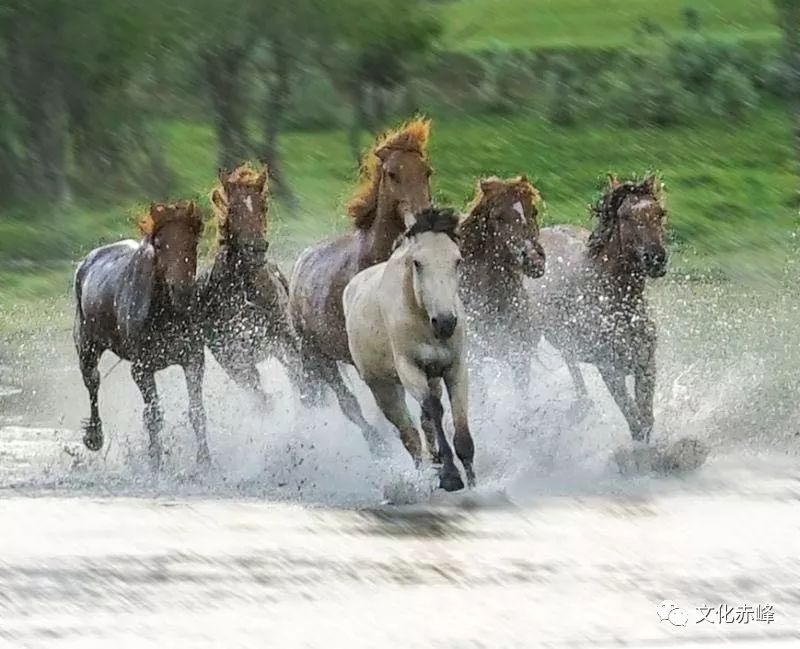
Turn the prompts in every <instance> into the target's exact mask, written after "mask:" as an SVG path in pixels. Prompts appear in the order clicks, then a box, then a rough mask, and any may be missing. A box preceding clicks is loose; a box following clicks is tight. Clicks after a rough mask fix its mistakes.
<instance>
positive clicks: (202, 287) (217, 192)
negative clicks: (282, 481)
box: [198, 164, 296, 410]
mask: <svg viewBox="0 0 800 649" xmlns="http://www.w3.org/2000/svg"><path fill="white" fill-rule="evenodd" d="M266 186H267V171H266V169H261V170H256V169H253V168H252V167H250V166H249V165H246V164H245V165H241V166H240V167H238V168H237V169H235V170H233V171H232V172H228V171H225V170H222V169H221V170H220V171H219V184H218V185H217V187H215V188H214V189H213V190H212V192H211V205H212V208H213V210H214V213H215V222H216V224H217V231H218V235H219V236H218V249H217V252H216V254H215V255H214V262H213V264H212V266H211V268H210V269H208V270H206V271H204V272H203V273H202V274H201V276H200V279H199V287H198V295H199V297H200V305H201V309H202V318H201V319H202V323H203V338H204V341H205V343H206V345H207V346H208V348H209V350H210V351H211V354H212V355H213V356H214V358H215V359H216V361H217V362H218V363H219V364H220V365H221V366H222V368H223V369H224V370H225V372H226V373H227V374H228V376H230V377H231V378H232V379H233V380H234V382H235V383H236V384H237V385H238V386H239V387H241V388H242V389H243V390H245V391H246V392H247V393H249V394H251V395H253V396H254V397H255V398H256V400H257V401H258V402H260V404H261V406H262V407H263V408H264V409H265V410H269V409H270V408H271V405H272V403H271V399H270V398H269V397H268V395H266V394H265V393H264V391H263V389H262V386H261V378H260V377H259V374H258V368H257V366H256V364H257V363H258V362H260V361H262V360H264V359H265V358H267V357H268V356H270V355H274V356H276V357H277V358H278V359H279V360H281V361H282V362H283V363H284V365H285V366H286V367H287V371H289V372H290V374H291V368H292V367H293V366H292V362H293V359H296V343H295V341H294V337H293V334H292V330H291V326H290V324H289V311H288V299H289V286H288V282H287V281H286V278H285V277H284V275H283V273H281V271H280V269H279V268H278V267H277V266H276V265H275V264H273V263H271V262H270V261H269V260H268V259H267V257H266V253H267V250H268V248H269V243H268V241H267V239H266V229H267V200H266V192H267V190H266Z"/></svg>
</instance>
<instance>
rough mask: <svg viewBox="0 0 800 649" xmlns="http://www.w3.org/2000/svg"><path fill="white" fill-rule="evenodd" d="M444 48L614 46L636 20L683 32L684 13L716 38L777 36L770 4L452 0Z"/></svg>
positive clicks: (627, 38) (631, 36) (626, 39)
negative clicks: (689, 13)
mask: <svg viewBox="0 0 800 649" xmlns="http://www.w3.org/2000/svg"><path fill="white" fill-rule="evenodd" d="M441 6H442V9H441V10H442V11H443V12H444V15H445V16H446V22H445V24H446V29H445V34H444V45H445V47H446V48H448V49H453V50H480V49H485V48H488V47H491V46H492V45H494V44H496V43H498V42H501V43H502V44H503V45H505V46H507V47H511V48H520V49H539V48H564V47H569V48H572V47H585V48H588V47H618V46H621V45H631V44H634V43H635V30H636V28H637V27H638V26H639V25H640V23H641V21H642V19H647V20H648V21H650V22H652V23H655V24H657V25H659V26H660V27H662V28H663V29H664V30H665V31H667V32H668V33H679V32H681V31H683V30H685V22H684V18H683V13H682V12H683V9H684V8H689V7H690V8H693V9H695V10H696V11H697V13H698V15H699V16H700V24H701V27H702V29H703V30H704V32H706V33H708V34H711V35H714V36H716V37H719V38H731V39H739V38H742V37H746V38H747V39H752V40H757V39H769V38H776V37H777V29H776V28H775V26H774V13H773V7H772V4H771V2H770V0H661V1H660V2H652V1H651V0H457V1H455V2H446V3H443V4H442V5H441Z"/></svg>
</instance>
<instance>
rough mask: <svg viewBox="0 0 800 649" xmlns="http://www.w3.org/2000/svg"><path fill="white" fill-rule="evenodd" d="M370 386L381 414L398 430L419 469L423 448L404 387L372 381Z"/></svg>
mask: <svg viewBox="0 0 800 649" xmlns="http://www.w3.org/2000/svg"><path fill="white" fill-rule="evenodd" d="M368 385H369V389H370V390H372V395H373V396H374V397H375V401H376V402H377V404H378V407H379V408H380V409H381V412H382V413H383V414H384V415H385V416H386V419H388V420H389V421H390V422H391V423H392V424H393V425H394V427H395V428H397V430H398V431H399V433H400V439H401V441H402V442H403V446H405V447H406V450H407V451H408V453H409V454H410V455H411V458H412V459H413V460H414V464H415V466H417V467H418V468H419V465H420V462H421V461H422V446H421V444H420V437H419V431H418V430H417V428H416V427H415V426H414V422H413V421H412V419H411V415H410V414H409V412H408V407H407V406H406V395H405V391H404V390H403V386H402V385H400V384H398V383H393V382H389V381H372V382H370V383H368Z"/></svg>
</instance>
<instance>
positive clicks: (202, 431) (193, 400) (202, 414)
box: [183, 349, 211, 466]
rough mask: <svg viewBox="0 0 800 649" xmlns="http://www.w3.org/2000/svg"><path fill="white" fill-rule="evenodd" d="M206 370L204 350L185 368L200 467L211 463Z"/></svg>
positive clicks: (191, 419)
mask: <svg viewBox="0 0 800 649" xmlns="http://www.w3.org/2000/svg"><path fill="white" fill-rule="evenodd" d="M204 370H205V359H204V358H203V350H202V349H200V352H199V353H197V354H195V355H194V356H193V357H192V358H191V359H190V360H189V361H188V362H187V364H186V365H185V366H184V368H183V372H184V374H185V376H186V390H187V392H188V394H189V420H190V421H191V422H192V428H193V429H194V434H195V437H196V438H197V463H198V464H199V465H200V466H207V465H208V464H209V463H210V462H211V454H210V453H209V451H208V440H207V438H206V411H205V408H204V407H203V374H204Z"/></svg>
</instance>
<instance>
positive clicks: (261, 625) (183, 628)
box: [0, 284, 800, 648]
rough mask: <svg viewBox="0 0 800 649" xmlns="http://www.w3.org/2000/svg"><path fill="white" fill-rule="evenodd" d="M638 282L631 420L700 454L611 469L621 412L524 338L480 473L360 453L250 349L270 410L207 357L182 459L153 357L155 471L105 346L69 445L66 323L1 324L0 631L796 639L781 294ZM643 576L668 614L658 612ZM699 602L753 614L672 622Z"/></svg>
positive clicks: (497, 381)
mask: <svg viewBox="0 0 800 649" xmlns="http://www.w3.org/2000/svg"><path fill="white" fill-rule="evenodd" d="M655 298H656V299H655V305H654V306H655V307H656V312H657V314H658V321H659V326H660V346H659V389H658V394H657V399H656V417H657V430H656V437H657V438H658V439H660V440H672V439H677V438H680V437H692V438H697V439H700V440H702V441H704V442H705V443H707V444H709V446H710V447H711V455H710V456H709V459H708V461H707V462H706V463H705V465H704V466H702V467H701V468H700V469H699V470H697V471H695V472H692V473H691V474H687V475H682V476H678V475H673V476H654V475H638V476H633V477H622V476H620V475H619V473H618V471H617V470H616V467H615V465H614V463H613V461H612V459H611V456H612V453H613V451H614V450H615V449H617V448H619V447H620V446H624V445H625V444H626V443H627V433H626V431H625V428H624V425H623V421H622V419H621V417H620V415H619V413H618V412H617V410H616V408H615V407H614V406H613V404H612V403H611V401H610V398H609V397H608V396H607V394H606V393H605V391H604V389H603V387H602V385H601V384H600V382H599V380H598V378H597V375H596V373H595V372H594V370H590V369H587V371H586V376H587V381H588V384H589V388H590V392H591V396H592V398H593V400H594V402H595V405H594V407H593V408H592V410H591V411H590V413H589V414H588V415H587V416H585V417H580V416H578V415H576V414H575V413H574V412H573V411H572V410H571V408H570V406H571V404H572V390H571V387H570V383H569V380H568V374H567V372H566V369H565V368H564V367H563V366H562V365H561V363H560V361H559V359H558V358H557V356H555V355H553V354H552V353H551V352H550V351H549V350H548V349H547V348H545V349H543V350H542V351H541V353H540V354H539V358H538V360H537V361H536V362H535V363H534V364H533V367H532V371H533V372H534V378H535V381H534V388H533V393H532V395H530V398H529V399H528V400H527V403H526V404H522V403H520V402H519V401H517V400H515V399H514V398H513V397H511V396H510V395H511V394H512V386H510V385H509V384H508V378H507V377H506V376H505V375H504V373H503V372H502V371H500V370H498V368H495V367H494V366H492V365H490V364H487V366H486V367H485V368H483V372H484V374H485V376H486V377H487V378H488V379H489V380H490V381H491V383H492V385H491V390H490V398H489V400H488V402H487V403H486V404H473V427H474V434H475V437H476V447H477V450H476V460H477V461H476V470H477V473H478V477H479V481H480V483H479V486H478V488H477V489H476V490H475V491H473V492H469V493H461V494H443V493H442V492H440V491H438V490H434V489H433V487H434V478H433V475H432V474H431V472H430V471H425V472H422V473H418V472H416V471H414V469H413V467H412V465H411V462H410V461H409V460H408V458H407V457H406V454H405V452H404V451H403V449H402V446H401V445H400V443H399V441H397V440H396V439H393V438H392V442H391V457H390V458H389V459H388V460H386V461H381V462H377V461H374V460H372V458H371V457H370V456H369V453H368V451H367V447H366V443H365V442H364V441H363V440H362V439H361V437H360V434H359V433H358V431H357V430H356V429H354V428H353V427H352V426H350V425H349V424H347V423H346V422H345V421H344V420H343V418H342V417H341V415H340V414H339V413H338V412H337V410H336V409H335V408H333V407H332V406H329V407H327V408H325V409H323V410H321V411H318V412H314V413H303V412H300V411H299V410H298V409H297V408H296V407H295V404H294V402H293V399H292V398H291V395H290V391H289V389H288V386H287V383H286V380H285V375H284V374H283V372H282V370H281V369H280V368H279V367H278V366H277V365H274V364H272V363H265V364H264V365H263V367H262V376H263V377H264V379H265V381H266V382H267V384H268V387H269V389H270V390H272V391H274V392H275V393H276V395H277V401H278V403H277V408H276V412H275V413H273V414H272V415H271V416H265V415H263V414H259V413H258V412H257V410H256V409H255V408H254V406H253V404H251V403H249V402H248V400H247V399H246V398H245V397H244V396H243V395H241V394H240V393H239V392H238V390H236V388H235V387H234V386H233V385H232V384H231V383H230V382H229V381H228V380H227V379H226V378H225V377H224V376H223V375H222V373H221V372H220V371H219V369H218V368H217V367H216V366H215V365H214V364H213V362H212V363H210V367H209V373H208V377H207V381H206V387H207V409H208V413H209V420H210V425H209V442H210V446H211V451H212V454H213V456H214V466H213V469H212V470H211V471H210V472H209V473H208V474H203V475H198V474H197V473H196V471H195V469H194V463H193V458H194V448H195V447H194V440H193V436H192V433H191V429H190V427H189V426H188V423H187V418H186V415H185V396H186V395H185V388H184V386H183V382H182V380H181V374H180V372H179V371H177V370H169V371H167V372H164V373H163V374H162V375H160V376H159V386H160V388H161V391H162V393H163V398H164V400H165V404H164V405H165V410H166V413H167V422H166V427H165V446H166V447H167V449H168V452H169V455H168V457H167V459H166V462H165V467H164V470H163V471H162V473H161V474H160V475H159V476H158V477H156V478H154V477H153V476H151V474H150V472H149V470H148V468H147V464H146V461H145V455H146V454H145V440H144V435H143V433H142V432H141V430H140V426H139V423H138V422H139V412H140V408H141V402H140V400H139V397H138V395H137V394H136V391H135V388H134V387H133V384H132V382H131V380H130V377H129V375H128V370H127V366H126V364H124V363H123V364H121V365H119V366H117V367H115V366H114V365H115V362H114V360H113V359H112V358H110V357H108V358H105V359H104V361H103V364H102V371H103V372H104V373H105V372H110V373H109V375H108V376H107V377H106V378H105V379H104V381H103V387H102V389H101V411H102V413H103V418H104V423H105V430H106V433H107V436H108V439H107V443H106V447H105V448H104V449H103V451H101V452H100V453H97V454H92V453H90V452H88V451H86V450H85V449H84V448H83V446H82V444H81V441H80V433H79V424H80V420H81V419H82V418H83V417H84V416H85V414H86V413H85V409H86V396H85V394H84V391H83V386H82V384H81V382H80V377H79V375H78V373H77V370H76V369H75V367H74V364H73V360H72V357H71V350H70V349H69V345H68V338H67V334H66V333H64V334H63V339H61V338H43V337H42V338H36V337H34V338H33V339H32V340H29V341H26V343H25V348H24V349H21V350H16V351H17V352H18V353H17V354H16V355H15V356H14V357H13V358H12V359H11V361H9V360H8V359H6V361H5V362H6V363H9V364H10V365H11V367H10V370H9V368H5V369H6V371H5V372H4V375H3V382H4V383H8V384H9V385H12V386H14V385H16V386H19V387H21V388H22V394H21V395H9V396H7V397H0V399H5V401H2V400H0V404H6V408H5V410H4V413H3V416H2V419H3V423H2V428H0V521H2V530H3V531H2V533H0V585H1V586H2V587H1V588H0V646H9V647H95V646H101V645H103V646H106V645H114V646H122V647H157V646H159V647H160V646H176V647H177V646H180V647H216V646H221V647H226V648H227V647H264V646H269V647H272V646H275V647H370V648H373V647H377V646H387V647H394V646H400V645H403V646H408V647H432V646H441V647H459V648H460V647H490V648H495V647H534V646H551V647H588V646H604V647H616V646H634V647H644V646H654V647H656V646H657V647H669V646H673V645H675V646H678V645H679V646H692V643H697V644H696V646H715V645H716V644H717V643H721V642H731V641H734V642H735V643H736V644H735V645H734V646H736V647H745V646H763V645H764V644H769V645H771V646H786V647H789V646H800V645H798V644H797V643H798V641H800V623H799V622H798V620H800V586H798V584H800V501H798V498H799V497H800V462H798V452H797V449H798V441H797V437H796V432H797V420H798V419H797V415H798V412H797V410H798V408H797V403H796V395H797V394H798V378H797V376H796V367H797V361H798V360H800V358H799V357H800V354H798V351H797V347H798V345H797V343H796V341H797V340H798V339H800V336H798V334H800V331H798V329H800V324H798V320H800V319H798V318H797V312H798V308H797V307H798V304H800V300H797V299H796V298H795V297H793V296H792V294H790V293H788V292H787V291H785V290H777V289H776V290H775V291H772V292H770V291H764V290H759V291H757V292H755V291H748V290H746V289H733V288H731V287H719V286H706V285H695V284H670V285H665V286H663V287H662V288H661V289H660V290H659V291H658V292H657V293H656V295H655ZM359 395H360V396H361V397H362V401H363V402H364V403H365V405H366V410H367V413H368V416H369V417H371V418H372V419H373V420H375V421H379V419H378V417H377V413H376V410H375V407H374V404H373V403H372V402H371V400H369V399H368V398H366V395H365V394H364V393H363V390H359ZM523 405H527V408H523ZM386 432H387V435H388V434H389V433H390V431H388V429H386ZM388 502H391V503H394V504H392V505H389V504H388ZM664 600H671V601H673V602H675V603H676V605H677V606H679V607H681V608H683V609H684V610H685V611H686V613H687V624H686V626H685V627H684V626H674V625H673V624H672V623H671V622H670V621H669V620H665V621H659V616H658V615H657V612H656V607H657V605H658V604H659V603H660V602H662V601H664ZM722 605H725V606H731V607H737V606H748V605H749V606H752V607H753V608H754V609H755V607H756V606H758V605H762V606H763V605H771V606H772V607H773V608H772V609H771V610H772V612H773V614H774V619H773V620H772V621H771V622H769V623H768V622H767V621H756V620H754V619H750V620H749V621H748V623H747V624H745V623H744V622H743V620H740V621H739V622H736V621H735V620H734V621H732V622H730V623H727V622H724V621H723V622H722V623H720V622H719V621H717V620H716V619H715V623H714V624H712V623H710V622H707V621H705V622H701V623H699V624H698V623H697V620H698V619H699V617H702V615H701V613H700V612H699V611H698V607H712V606H713V607H720V606H722ZM676 619H677V618H676Z"/></svg>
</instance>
